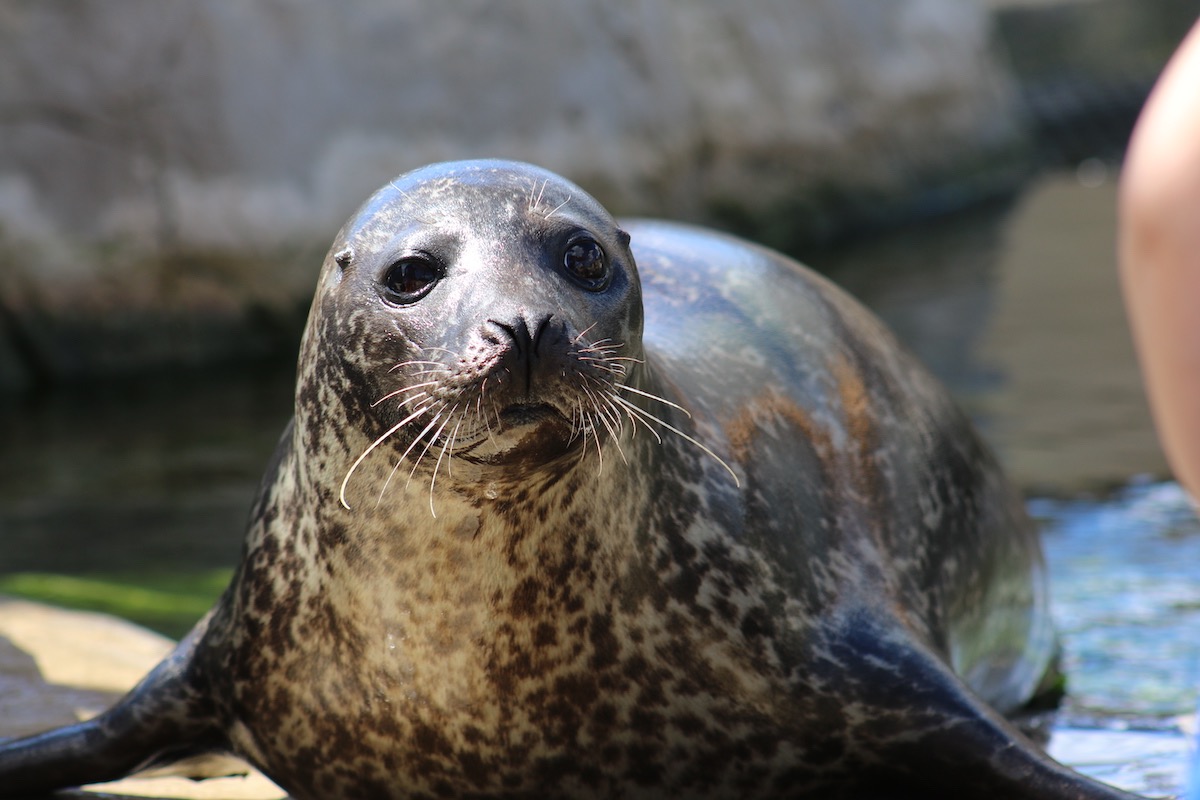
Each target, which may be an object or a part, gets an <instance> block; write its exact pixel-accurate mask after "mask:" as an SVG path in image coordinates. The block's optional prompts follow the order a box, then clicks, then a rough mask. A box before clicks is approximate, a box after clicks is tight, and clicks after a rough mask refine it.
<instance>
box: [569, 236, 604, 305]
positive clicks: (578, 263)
mask: <svg viewBox="0 0 1200 800" xmlns="http://www.w3.org/2000/svg"><path fill="white" fill-rule="evenodd" d="M563 268H565V269H566V271H567V274H568V275H570V276H571V278H572V279H574V281H575V282H576V283H578V284H579V285H580V286H582V287H583V288H585V289H587V290H588V291H592V292H598V291H600V290H601V289H604V288H605V287H607V286H608V281H609V279H610V278H611V277H612V271H611V270H610V269H609V267H608V259H607V258H605V257H604V250H603V249H602V248H601V247H600V245H599V244H597V243H596V240H595V239H592V238H586V237H585V238H581V239H576V240H575V241H573V242H571V243H570V244H569V245H568V246H567V250H566V252H565V253H563Z"/></svg>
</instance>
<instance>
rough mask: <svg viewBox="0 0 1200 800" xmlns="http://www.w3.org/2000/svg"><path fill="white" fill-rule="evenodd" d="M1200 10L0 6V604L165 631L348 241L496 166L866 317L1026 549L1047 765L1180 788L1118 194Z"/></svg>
mask: <svg viewBox="0 0 1200 800" xmlns="http://www.w3.org/2000/svg"><path fill="white" fill-rule="evenodd" d="M1197 15H1200V0H892V1H891V2H888V3H878V2H874V0H836V1H835V0H744V1H743V2H741V3H738V4H731V3H726V2H724V1H723V0H690V1H689V2H681V1H680V0H622V1H621V2H616V3H613V2H599V1H598V0H570V1H569V2H562V3H557V4H545V3H542V2H540V1H539V0H513V1H512V2H508V3H503V4H502V3H497V2H488V1H487V0H457V2H449V3H417V2H397V0H388V1H385V0H364V1H363V2H359V3H356V4H353V5H340V4H339V5H332V4H325V3H319V2H315V0H286V1H285V0H276V1H274V2H268V1H266V0H264V1H263V2H259V3H255V4H243V3H237V2H233V1H232V0H197V1H196V2H192V3H188V4H162V3H158V2H155V0H129V2H126V3H123V4H121V5H119V6H113V5H111V4H101V3H98V2H82V3H81V2H67V1H66V0H10V1H9V2H5V3H3V4H0V592H7V593H15V594H23V595H26V596H30V597H35V598H40V599H46V600H49V601H52V602H56V603H62V604H66V605H77V606H81V607H88V608H99V609H103V610H108V611H112V612H114V613H118V614H121V615H123V616H126V617H130V618H132V619H135V620H137V621H139V622H142V623H143V624H147V625H149V626H151V627H154V628H156V629H158V630H161V631H164V632H167V633H169V634H171V635H174V636H178V635H180V634H181V633H182V632H183V631H185V630H186V629H187V627H188V626H189V625H190V624H191V623H192V621H194V620H195V619H196V618H198V617H199V616H200V615H201V614H202V613H203V612H204V611H205V610H207V608H208V607H209V605H210V604H211V602H212V601H213V599H214V598H215V596H216V595H217V594H218V593H219V592H220V590H221V589H222V588H223V585H224V582H225V581H226V580H227V579H228V576H229V573H230V570H231V567H232V565H233V564H234V562H235V561H236V559H237V555H238V550H239V547H240V540H241V535H242V527H243V524H244V521H245V517H246V513H247V509H248V507H249V503H250V499H251V497H252V495H253V492H254V489H255V487H256V485H257V482H258V479H259V477H260V475H261V472H262V469H263V466H264V464H265V463H266V460H267V457H268V455H269V453H270V451H271V449H272V448H273V447H274V444H275V441H276V439H277V437H278V434H279V431H281V430H282V427H283V425H284V423H285V422H286V420H287V418H288V416H290V413H291V394H292V379H293V370H294V363H295V354H296V348H297V343H298V338H299V333H300V330H301V327H302V325H303V321H304V318H305V315H306V313H307V308H308V303H309V300H310V297H311V292H312V288H313V283H314V280H315V276H316V273H317V270H318V269H319V266H320V263H321V261H322V259H323V257H324V255H325V251H326V248H327V247H328V244H329V242H330V241H331V240H332V238H333V236H334V234H335V233H336V231H337V229H338V227H339V226H340V225H341V223H342V221H343V220H344V219H345V218H346V217H347V216H349V214H351V213H352V212H353V211H354V209H355V207H356V206H357V205H358V204H359V203H360V202H361V201H362V200H363V199H365V198H366V196H367V195H368V194H369V193H370V192H372V191H373V190H374V189H375V188H376V187H377V186H379V185H380V184H382V183H383V182H384V181H386V180H387V179H388V178H390V177H391V176H393V175H395V174H397V173H399V172H402V171H404V170H406V169H409V168H412V167H416V166H419V165H421V164H424V163H427V162H430V161H435V160H442V159H451V158H463V157H478V156H501V157H510V158H519V159H524V160H528V161H533V162H536V163H539V164H541V165H543V166H546V167H548V168H550V169H553V170H555V171H558V172H560V173H562V174H564V175H566V176H568V177H570V178H571V179H573V180H575V181H577V182H578V183H580V184H581V185H583V186H584V188H586V189H588V190H589V191H590V192H591V193H593V194H594V195H596V196H597V197H598V198H599V199H600V200H601V201H602V202H604V203H605V204H607V205H608V206H609V208H610V209H611V210H613V211H614V212H616V213H618V214H622V215H652V216H662V217H669V218H673V219H685V220H690V221H696V222H701V223H704V224H708V225H712V226H715V227H720V228H723V229H727V230H731V231H734V232H737V233H740V234H742V235H745V236H748V237H750V238H753V239H756V240H758V241H762V242H765V243H767V244H769V245H772V246H774V247H778V248H780V249H783V250H785V251H787V252H789V253H790V254H792V255H794V256H796V257H798V258H800V259H801V260H803V261H805V262H806V263H808V264H809V265H810V266H812V267H814V268H815V269H817V270H819V271H821V272H823V273H825V274H827V275H829V276H831V277H832V278H833V279H834V280H836V281H838V282H839V283H841V284H842V285H844V286H846V287H847V288H848V289H850V291H851V292H853V293H854V294H855V295H857V296H858V297H859V298H860V299H862V300H863V301H864V302H865V303H866V304H867V305H869V306H870V307H872V308H873V309H875V310H876V312H878V313H879V314H880V315H881V316H882V317H883V318H884V319H885V320H886V321H887V322H888V323H889V324H890V325H891V326H892V327H893V328H894V329H895V330H896V331H897V332H898V333H899V335H900V336H901V338H902V339H903V340H904V341H905V342H906V343H907V344H908V345H909V346H910V347H911V348H912V349H914V350H915V351H916V352H917V353H918V355H920V357H921V358H922V359H924V360H925V361H926V363H928V364H929V365H930V366H931V367H932V368H933V369H934V371H935V372H936V373H937V374H938V375H939V376H940V377H941V378H942V379H943V380H944V381H945V382H946V383H947V384H948V385H949V386H950V387H951V389H952V391H953V392H954V393H955V394H956V396H957V397H958V399H959V400H960V402H961V403H962V404H963V405H964V407H966V408H967V410H968V411H969V412H970V413H971V415H972V416H973V417H974V419H975V420H976V421H977V423H978V424H979V425H980V427H981V428H982V430H983V431H984V433H985V435H986V437H987V438H988V439H989V440H990V441H991V442H992V444H993V445H994V446H995V447H996V449H997V450H998V452H999V453H1000V455H1001V457H1002V459H1003V460H1004V461H1005V463H1006V464H1007V465H1008V467H1009V469H1010V471H1011V472H1012V474H1013V476H1014V477H1015V479H1016V480H1017V482H1018V483H1019V484H1020V486H1021V487H1022V489H1023V490H1024V491H1025V492H1026V493H1027V495H1028V497H1029V502H1030V508H1031V510H1032V511H1033V512H1034V514H1035V515H1036V516H1037V517H1038V518H1039V520H1041V521H1042V523H1043V525H1044V530H1045V536H1046V543H1047V551H1048V556H1049V559H1050V562H1051V569H1052V576H1053V581H1054V587H1053V591H1054V598H1055V600H1054V602H1055V611H1056V615H1057V617H1058V619H1059V623H1060V627H1062V629H1063V631H1064V635H1065V639H1066V654H1067V668H1068V672H1069V674H1070V681H1071V683H1070V687H1069V691H1070V696H1069V699H1068V703H1067V706H1066V709H1065V712H1064V714H1063V715H1062V716H1061V717H1060V722H1059V734H1056V737H1055V742H1054V744H1053V746H1054V747H1057V748H1059V749H1058V750H1057V752H1058V754H1059V755H1060V756H1062V757H1064V758H1066V759H1067V760H1069V761H1071V763H1073V764H1076V765H1078V766H1081V767H1082V768H1085V769H1088V770H1090V771H1092V772H1094V773H1095V774H1098V775H1100V776H1101V777H1106V778H1108V779H1110V780H1116V781H1118V782H1124V783H1125V784H1126V785H1128V786H1130V787H1131V788H1137V789H1141V790H1144V791H1151V790H1158V791H1174V790H1176V789H1177V788H1178V786H1179V785H1180V783H1179V782H1180V780H1181V777H1180V776H1181V774H1182V773H1181V772H1180V768H1179V767H1178V766H1177V765H1178V764H1179V763H1180V762H1181V758H1182V756H1181V754H1182V752H1183V750H1184V747H1185V745H1184V743H1183V737H1182V734H1181V732H1180V731H1181V725H1183V726H1185V727H1186V724H1187V719H1186V715H1187V714H1188V713H1189V712H1190V711H1191V710H1192V708H1193V706H1194V703H1195V686H1196V684H1197V682H1198V680H1200V654H1198V652H1197V648H1196V647H1194V646H1192V642H1193V641H1194V636H1193V635H1192V633H1193V632H1194V631H1195V630H1196V629H1197V624H1198V623H1200V527H1198V526H1197V524H1196V521H1195V517H1194V515H1193V514H1192V511H1191V508H1190V506H1189V504H1188V502H1187V500H1186V498H1185V497H1184V496H1183V494H1182V493H1181V492H1180V491H1179V489H1178V487H1177V486H1175V485H1174V484H1173V483H1172V482H1171V480H1170V475H1169V472H1168V470H1167V467H1166V464H1165V461H1164V459H1163V457H1162V455H1161V453H1160V450H1159V448H1158V445H1157V443H1156V441H1155V439H1154V432H1153V428H1152V426H1151V423H1150V420H1149V416H1148V412H1147V410H1146V406H1145V402H1144V399H1143V396H1142V390H1141V386H1140V383H1139V377H1138V373H1137V366H1136V363H1135V361H1134V357H1133V351H1132V346H1131V343H1130V340H1129V336H1128V333H1127V329H1126V324H1125V319H1124V316H1123V312H1122V308H1121V301H1120V297H1119V293H1118V286H1117V274H1116V262H1115V254H1114V228H1115V196H1116V195H1115V186H1116V178H1117V175H1118V173H1119V170H1120V164H1121V157H1122V153H1123V151H1124V147H1125V144H1126V141H1127V139H1128V136H1129V132H1130V129H1131V127H1132V124H1133V121H1134V119H1135V117H1136V114H1137V112H1138V109H1139V108H1140V106H1141V104H1142V102H1143V101H1144V99H1145V96H1146V94H1147V92H1148V91H1149V89H1150V87H1151V85H1152V84H1153V81H1154V78H1155V77H1156V75H1157V74H1158V72H1159V70H1160V69H1161V68H1162V66H1163V64H1164V63H1165V62H1166V59H1167V57H1168V56H1169V55H1170V53H1171V51H1172V50H1173V48H1174V46H1175V45H1176V44H1177V43H1178V42H1179V41H1180V40H1181V39H1182V37H1183V35H1184V34H1185V33H1186V31H1187V29H1188V28H1189V27H1190V25H1191V24H1192V22H1193V21H1194V20H1195V19H1196V17H1197ZM1181 720H1182V721H1181ZM1096 737H1099V738H1096Z"/></svg>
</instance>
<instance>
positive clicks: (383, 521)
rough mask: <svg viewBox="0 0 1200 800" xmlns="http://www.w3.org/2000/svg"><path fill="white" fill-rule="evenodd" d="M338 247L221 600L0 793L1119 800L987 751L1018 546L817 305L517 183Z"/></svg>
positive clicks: (739, 268)
mask: <svg viewBox="0 0 1200 800" xmlns="http://www.w3.org/2000/svg"><path fill="white" fill-rule="evenodd" d="M581 236H583V237H586V238H585V239H583V240H581V239H580V237H581ZM579 241H585V242H593V241H594V242H596V243H598V245H599V247H600V249H601V251H603V254H604V268H605V269H606V270H607V272H605V273H603V274H601V273H600V270H599V267H598V266H597V263H598V262H596V260H595V258H594V257H593V256H594V253H595V251H592V250H590V249H587V248H590V247H591V245H590V244H585V245H583V247H584V249H582V250H577V251H575V252H576V254H577V255H578V254H579V253H583V254H584V256H580V259H582V261H581V263H583V264H584V265H585V269H584V270H583V271H582V272H581V274H580V275H573V274H572V273H571V268H570V267H569V266H564V264H565V263H566V262H565V261H564V258H566V257H565V256H564V253H565V252H566V251H567V250H568V249H569V248H570V247H571V246H572V243H576V244H577V243H578V242H579ZM630 241H632V243H633V244H632V247H633V249H632V250H630V245H629V242H630ZM330 252H331V255H330V257H329V259H328V260H327V262H326V265H325V268H324V271H323V272H322V275H321V278H320V282H319V285H318V290H317V294H316V297H315V299H314V303H313V310H312V314H311V316H310V321H309V327H308V330H307V333H306V335H305V339H304V343H303V345H302V350H301V355H300V367H299V378H298V383H297V394H296V416H295V420H294V422H293V424H292V425H291V426H290V427H289V428H288V430H287V431H286V432H285V434H284V437H283V440H282V441H281V444H280V448H279V452H278V453H277V456H276V459H275V461H274V463H273V465H272V467H271V468H270V470H269V471H268V473H267V476H266V479H265V481H264V483H263V486H262V490H261V493H260V496H259V498H258V500H257V501H256V504H255V507H254V509H253V513H252V517H251V524H250V528H249V533H248V535H247V539H246V546H245V551H244V553H243V558H242V561H241V564H240V566H239V568H238V570H237V573H236V576H235V577H234V579H233V582H232V584H231V585H230V587H229V589H228V590H227V592H226V593H225V595H224V597H223V598H222V599H221V601H220V603H219V604H218V605H217V607H216V608H215V609H214V611H213V612H212V613H211V615H210V616H209V617H208V618H207V619H206V620H205V621H204V622H202V623H201V625H200V626H199V627H198V629H197V631H195V632H194V633H193V634H192V636H191V637H189V639H188V640H187V641H185V643H183V644H182V645H181V648H180V650H179V651H178V652H177V653H176V655H175V656H174V657H173V659H172V660H171V661H170V662H168V667H165V668H161V669H160V671H159V673H156V674H157V677H154V676H152V677H151V678H150V679H149V681H148V682H147V683H145V684H143V686H142V687H140V688H139V689H136V690H134V692H133V693H131V695H130V697H129V698H127V699H126V700H125V701H124V702H123V703H122V704H120V705H118V706H117V707H116V708H115V709H114V710H113V711H110V712H108V714H106V715H104V716H102V717H101V718H100V719H99V720H98V721H97V722H95V723H87V724H85V726H81V727H79V728H75V729H68V730H67V731H66V732H59V733H53V734H49V735H47V737H42V738H41V739H35V740H31V742H27V743H17V744H15V745H12V746H10V747H8V748H6V749H0V786H2V787H5V788H0V795H4V796H10V795H8V794H6V792H7V791H10V790H9V789H7V787H9V786H21V787H25V788H39V789H40V788H46V787H50V786H55V785H59V783H63V782H78V781H80V780H84V779H90V778H94V777H97V776H99V777H112V776H114V775H115V774H120V773H123V772H125V771H129V770H132V769H136V768H137V767H139V766H141V765H143V764H146V763H150V762H157V761H163V760H169V759H171V758H174V757H176V756H179V755H187V754H190V753H192V752H198V751H205V750H213V749H216V750H227V751H229V752H232V753H236V754H238V755H240V756H242V757H244V758H246V759H247V760H249V761H250V762H251V763H253V764H254V765H255V766H257V767H259V768H261V769H262V770H263V771H265V772H266V773H267V774H268V775H269V776H271V777H272V778H274V779H275V780H276V781H278V782H279V783H280V784H281V785H282V786H284V787H285V788H286V789H287V790H288V791H289V792H290V793H291V794H292V795H293V796H295V797H297V798H302V799H308V798H313V799H315V798H323V799H326V800H328V799H329V798H401V797H405V798H432V797H497V796H521V797H573V798H574V797H578V798H587V797H647V798H649V797H654V798H657V797H713V798H716V797H739V798H742V797H855V798H859V797H884V796H909V795H910V794H911V793H915V792H920V793H921V795H922V796H926V797H937V796H955V797H973V798H978V797H1030V798H1068V797H1077V798H1115V797H1119V796H1121V795H1120V793H1118V792H1116V791H1115V790H1110V789H1108V788H1106V787H1103V786H1100V785H1099V784H1095V783H1092V782H1090V781H1088V780H1086V779H1084V778H1082V777H1080V776H1078V775H1075V774H1074V773H1071V772H1070V771H1069V770H1066V769H1065V768H1063V767H1060V766H1059V765H1057V764H1055V763H1053V762H1052V761H1050V760H1049V759H1048V758H1046V757H1045V756H1044V755H1042V754H1041V753H1040V752H1039V751H1038V750H1037V748H1036V747H1035V746H1034V745H1033V744H1031V743H1030V742H1028V741H1027V740H1026V739H1024V738H1023V737H1022V736H1021V734H1019V733H1018V732H1017V731H1016V730H1015V729H1013V728H1012V726H1011V725H1010V724H1009V723H1007V722H1006V721H1005V720H1004V718H1003V717H1002V716H1001V715H1002V714H1004V713H1009V712H1013V711H1015V710H1017V709H1018V708H1020V707H1021V706H1022V705H1023V704H1025V703H1026V702H1028V701H1029V700H1030V699H1031V698H1032V697H1033V696H1034V694H1035V692H1036V691H1037V689H1038V687H1039V685H1041V683H1042V681H1043V679H1044V678H1045V676H1046V675H1047V673H1048V672H1049V671H1050V670H1052V666H1053V653H1054V643H1053V636H1052V633H1051V631H1050V627H1049V622H1048V619H1047V612H1046V603H1045V590H1044V574H1043V572H1044V569H1043V565H1042V560H1041V555H1040V551H1039V546H1038V542H1037V540H1036V537H1035V534H1034V532H1033V530H1032V528H1031V526H1030V523H1029V521H1028V520H1027V519H1026V518H1025V516H1024V515H1023V512H1022V510H1021V506H1020V503H1019V502H1018V500H1017V498H1016V497H1015V496H1014V494H1013V493H1012V491H1011V490H1010V488H1009V487H1008V486H1007V485H1006V484H1005V483H1004V481H1003V479H1002V477H1001V475H1000V473H999V470H998V469H997V467H996V465H995V463H994V461H993V459H992V457H991V455H990V454H989V453H988V452H987V450H986V449H985V448H984V447H983V445H982V444H980V442H979V441H978V439H977V438H976V436H975V434H974V433H973V432H972V431H971V429H970V427H969V425H968V424H967V422H966V421H965V420H964V418H963V417H962V415H961V414H960V413H959V411H958V410H957V409H956V408H955V407H954V406H953V405H952V404H951V403H950V402H949V401H948V400H947V399H946V396H945V394H944V393H943V391H942V390H941V389H940V388H939V387H938V386H937V385H936V384H935V383H934V382H933V381H932V380H931V379H930V378H929V377H928V376H927V374H926V373H925V372H924V371H923V370H922V369H921V368H920V367H919V366H918V365H917V364H915V363H914V362H913V360H912V359H911V358H910V357H909V356H907V355H906V354H905V353H904V352H903V351H902V349H901V348H900V347H898V346H897V345H896V344H895V342H894V341H893V340H892V338H891V336H890V335H889V334H888V333H887V332H886V331H885V330H883V328H882V327H881V326H880V325H879V323H878V322H877V321H875V320H874V319H873V318H872V317H870V316H869V315H868V314H867V313H866V312H865V311H863V310H862V309H861V308H860V307H859V306H858V305H857V304H855V303H854V302H853V301H851V300H850V299H849V298H847V297H846V296H845V295H844V294H842V293H841V292H840V291H838V290H837V289H835V288H834V287H832V286H831V285H829V284H827V283H826V282H825V281H823V280H822V279H820V278H818V277H816V276H815V275H813V274H811V273H809V272H807V271H805V270H804V269H803V268H801V267H800V266H798V265H796V264H794V263H792V262H790V261H788V260H786V259H784V258H782V257H781V256H778V255H776V254H774V253H770V252H768V251H766V250H762V249H759V248H756V247H754V246H752V245H749V244H747V243H744V242H741V241H738V240H735V239H732V238H728V237H724V236H721V235H718V234H714V233H710V232H705V231H701V230H696V229H690V228H685V227H681V226H674V225H667V224H662V223H632V224H629V225H628V226H626V228H625V231H622V230H621V229H620V228H618V226H617V223H616V222H615V221H614V220H613V219H612V218H611V217H610V216H609V215H608V214H607V213H606V212H605V211H604V210H603V209H602V208H601V207H600V206H599V205H598V204H596V202H595V201H594V200H592V199H591V198H589V197H588V196H587V195H586V194H585V193H584V192H582V190H580V189H579V188H578V187H575V186H572V185H571V184H568V183H567V182H565V181H563V180H562V179H561V178H558V177H556V176H554V175H551V174H549V173H546V172H544V171H541V170H538V169H536V168H534V167H530V166H528V165H521V164H512V163H507V162H466V163H461V164H448V165H435V166H433V167H429V168H426V169H424V170H419V171H417V172H415V173H410V174H409V175H406V176H402V177H401V178H400V179H398V180H397V181H394V182H393V183H392V184H390V185H389V186H387V187H384V189H382V190H381V191H380V192H379V193H378V194H376V195H375V196H374V197H373V198H372V199H371V200H369V201H368V202H367V204H366V205H365V206H364V207H363V209H362V210H361V211H360V212H359V214H358V215H357V216H356V217H355V218H354V219H353V220H351V222H350V223H348V224H347V226H346V227H345V228H344V229H343V230H342V232H341V233H340V234H339V236H338V238H337V241H336V242H335V243H334V245H333V248H332V249H331V251H330ZM635 256H636V263H635ZM405 259H416V260H417V261H419V262H420V263H421V264H423V265H424V267H422V269H419V270H416V271H415V272H413V273H412V274H413V275H416V276H418V277H417V278H412V279H409V278H404V275H407V273H404V275H401V278H403V280H401V281H400V283H401V288H402V290H403V291H402V292H401V293H400V294H399V295H396V294H395V293H393V294H391V295H389V294H388V291H389V290H388V285H389V284H388V281H389V280H390V278H389V276H394V275H396V274H397V273H395V272H394V269H395V265H397V264H400V263H402V262H404V261H405ZM569 260H570V259H569V258H567V261H569ZM425 267H429V269H425ZM422 270H424V271H422ZM430 275H433V276H435V279H436V280H435V282H433V283H432V284H431V283H430V282H428V281H426V280H425V279H424V278H423V277H421V276H426V277H428V276H430ZM597 275H599V276H600V277H599V278H597ZM589 281H590V283H589ZM604 281H607V283H604ZM600 284H603V286H600ZM414 287H415V288H414ZM430 287H432V288H430ZM597 287H600V288H597ZM410 289H411V290H412V291H409V290H410ZM425 291H427V294H425V295H424V296H423V297H421V298H419V299H416V300H412V298H413V297H415V296H416V295H417V294H419V293H420V292H425ZM397 297H399V298H400V299H401V301H400V302H397ZM410 300H411V302H409V301H410ZM162 698H166V700H165V701H164V700H162ZM164 708H166V709H167V710H168V711H169V713H165V712H163V709H164ZM131 720H132V721H131ZM88 737H90V738H88ZM97 742H99V743H100V744H97ZM72 748H74V749H72ZM81 752H89V753H99V755H98V756H96V757H94V758H92V761H93V762H96V761H98V762H100V766H101V767H103V769H99V768H96V769H95V771H89V770H92V767H89V768H88V769H76V770H74V771H72V772H70V773H69V774H68V775H67V780H65V781H60V780H59V775H60V773H59V772H56V769H57V768H59V767H61V764H62V763H63V762H64V761H69V760H70V758H71V757H72V756H73V755H74V756H78V754H79V753H81ZM64 753H65V754H66V755H63V754H64ZM118 756H119V757H118Z"/></svg>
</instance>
